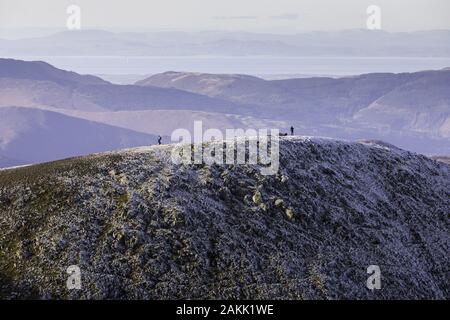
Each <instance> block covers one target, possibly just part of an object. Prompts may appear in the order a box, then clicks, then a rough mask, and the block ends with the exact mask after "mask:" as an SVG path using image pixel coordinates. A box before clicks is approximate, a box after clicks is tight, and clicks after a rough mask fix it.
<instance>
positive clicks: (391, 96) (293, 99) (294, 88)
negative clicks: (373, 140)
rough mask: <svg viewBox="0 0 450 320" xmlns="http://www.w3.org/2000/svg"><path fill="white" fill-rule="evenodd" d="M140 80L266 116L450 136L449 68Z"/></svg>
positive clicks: (195, 75)
mask: <svg viewBox="0 0 450 320" xmlns="http://www.w3.org/2000/svg"><path fill="white" fill-rule="evenodd" d="M136 84H138V85H142V86H147V85H149V86H159V87H163V88H177V89H182V90H186V91H189V92H193V93H199V94H205V95H208V96H210V97H214V98H220V99H223V100H229V101H232V102H238V103H243V104H254V105H258V106H259V107H260V108H259V109H258V112H259V114H260V115H261V116H265V117H271V118H275V119H292V120H297V121H307V122H308V123H311V124H328V125H346V126H348V125H354V126H359V127H361V126H364V127H368V128H377V129H378V128H381V129H382V128H385V127H386V126H388V127H389V128H390V129H393V130H410V131H414V132H424V133H427V134H430V135H433V136H437V137H443V138H450V71H447V70H439V71H423V72H416V73H400V74H391V73H379V74H377V73H374V74H365V75H360V76H354V77H344V78H337V79H334V78H304V79H287V80H272V81H266V80H263V79H260V78H256V77H249V76H241V75H213V74H198V73H185V72H166V73H163V74H158V75H154V76H151V77H149V78H147V79H145V80H142V81H138V82H137V83H136Z"/></svg>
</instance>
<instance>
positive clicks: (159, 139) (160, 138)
mask: <svg viewBox="0 0 450 320" xmlns="http://www.w3.org/2000/svg"><path fill="white" fill-rule="evenodd" d="M161 140H162V137H161V136H158V144H161Z"/></svg>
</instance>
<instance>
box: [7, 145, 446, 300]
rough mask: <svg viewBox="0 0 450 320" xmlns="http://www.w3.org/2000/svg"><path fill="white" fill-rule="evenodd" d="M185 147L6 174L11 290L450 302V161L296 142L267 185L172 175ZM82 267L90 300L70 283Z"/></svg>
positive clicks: (195, 171)
mask: <svg viewBox="0 0 450 320" xmlns="http://www.w3.org/2000/svg"><path fill="white" fill-rule="evenodd" d="M171 149H172V146H154V147H149V148H139V149H133V150H124V151H121V152H114V153H105V154H96V155H91V156H88V157H82V158H73V159H68V160H63V161H57V162H53V163H47V164H40V165H35V166H29V167H23V168H16V169H11V170H3V171H0V296H1V297H3V298H19V297H20V298H26V297H33V298H68V299H69V298H70V299H79V298H94V299H101V298H120V299H125V298H139V299H168V298H176V299H178V298H189V299H200V298H248V299H261V298H277V299H278V298H280V299H347V298H350V299H353V298H357V299H390V298H398V299H421V298H432V299H442V298H446V299H448V298H450V292H449V284H450V272H449V261H450V258H449V251H450V250H449V249H450V232H449V231H450V230H449V229H450V228H449V227H450V224H449V213H450V166H449V165H447V164H444V163H439V162H437V161H434V160H431V159H429V158H426V157H425V156H421V155H417V154H412V153H408V152H405V151H402V150H400V149H397V148H395V147H392V146H390V145H387V144H382V143H378V142H373V141H363V142H359V143H355V142H342V141H334V140H329V139H315V138H291V137H289V138H283V139H282V141H281V145H280V152H281V156H280V170H279V173H278V174H277V175H274V176H263V175H261V174H260V170H259V168H258V166H256V165H237V166H230V165H214V166H204V165H191V166H188V165H173V164H172V163H171V161H170V151H171ZM70 265H78V266H79V267H80V269H81V273H82V278H81V280H82V289H81V290H72V291H69V290H67V288H66V280H67V277H68V274H67V273H66V269H67V267H68V266H70ZM369 265H379V266H380V269H381V273H382V278H381V281H382V287H381V289H380V290H375V291H371V290H369V289H367V287H366V279H367V277H368V276H369V275H368V274H367V273H366V270H367V267H368V266H369Z"/></svg>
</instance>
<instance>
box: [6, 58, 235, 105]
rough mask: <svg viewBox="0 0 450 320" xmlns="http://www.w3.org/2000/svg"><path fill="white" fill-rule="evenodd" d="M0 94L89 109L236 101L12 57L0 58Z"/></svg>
mask: <svg viewBox="0 0 450 320" xmlns="http://www.w3.org/2000/svg"><path fill="white" fill-rule="evenodd" d="M0 97H2V98H1V99H0V107H1V106H11V105H18V106H24V107H38V106H42V107H55V108H62V109H75V110H92V111H100V110H152V109H183V110H199V111H211V110H216V111H220V112H231V113H232V112H233V110H234V109H235V108H236V107H237V106H236V105H237V104H233V103H230V102H227V101H222V100H219V99H213V98H210V97H207V96H202V95H198V94H194V93H189V92H185V91H181V90H177V89H163V88H157V87H142V86H132V85H114V84H111V83H109V82H107V81H104V80H101V79H100V78H97V77H93V76H82V75H79V74H76V73H74V72H67V71H63V70H60V69H56V68H54V67H52V66H51V65H49V64H46V63H43V62H27V61H18V60H12V59H0ZM241 107H242V106H241Z"/></svg>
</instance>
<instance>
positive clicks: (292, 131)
mask: <svg viewBox="0 0 450 320" xmlns="http://www.w3.org/2000/svg"><path fill="white" fill-rule="evenodd" d="M293 135H294V127H293V126H291V136H293Z"/></svg>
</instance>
